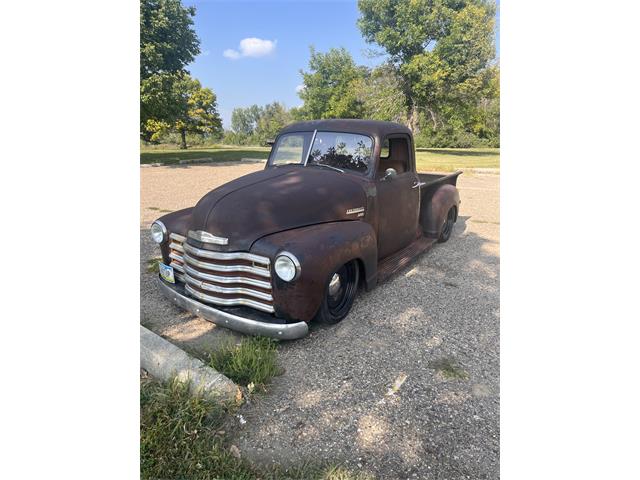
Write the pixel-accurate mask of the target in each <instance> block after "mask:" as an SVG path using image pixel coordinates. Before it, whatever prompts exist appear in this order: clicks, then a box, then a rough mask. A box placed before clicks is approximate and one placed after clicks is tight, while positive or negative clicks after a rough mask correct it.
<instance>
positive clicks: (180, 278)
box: [173, 272, 185, 283]
mask: <svg viewBox="0 0 640 480" xmlns="http://www.w3.org/2000/svg"><path fill="white" fill-rule="evenodd" d="M173 275H174V276H175V277H176V278H177V279H178V280H180V281H181V282H182V283H185V281H184V275H182V274H181V273H176V272H174V273H173Z"/></svg>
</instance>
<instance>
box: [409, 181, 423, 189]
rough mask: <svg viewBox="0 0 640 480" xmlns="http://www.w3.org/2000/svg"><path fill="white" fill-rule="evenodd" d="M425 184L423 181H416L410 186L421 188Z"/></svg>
mask: <svg viewBox="0 0 640 480" xmlns="http://www.w3.org/2000/svg"><path fill="white" fill-rule="evenodd" d="M425 185H426V183H425V182H416V183H414V184H413V186H412V187H411V188H422V187H424V186H425Z"/></svg>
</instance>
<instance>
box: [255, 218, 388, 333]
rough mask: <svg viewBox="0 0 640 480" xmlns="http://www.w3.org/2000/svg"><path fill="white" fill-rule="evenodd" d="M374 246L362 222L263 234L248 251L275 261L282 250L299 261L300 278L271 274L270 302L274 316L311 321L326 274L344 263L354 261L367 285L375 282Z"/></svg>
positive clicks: (368, 228) (331, 223) (318, 303)
mask: <svg viewBox="0 0 640 480" xmlns="http://www.w3.org/2000/svg"><path fill="white" fill-rule="evenodd" d="M377 249H378V247H377V242H376V236H375V232H374V231H373V228H372V227H371V225H369V224H368V223H365V222H362V221H344V222H330V223H323V224H319V225H312V226H309V227H302V228H296V229H293V230H287V231H284V232H279V233H274V234H272V235H267V236H266V237H263V238H261V239H259V240H257V241H256V242H255V243H254V244H253V246H252V248H251V252H253V253H257V254H259V255H265V256H268V257H269V258H271V259H272V260H273V261H275V257H276V256H277V255H278V254H279V253H280V252H282V251H287V252H291V253H293V254H294V255H295V256H296V257H297V258H298V260H299V261H300V266H301V269H300V277H298V278H297V279H296V280H294V281H293V282H285V281H283V280H281V279H280V278H279V277H278V276H277V274H276V273H275V271H274V272H273V274H272V278H273V303H274V309H275V311H276V315H277V316H279V317H282V318H285V319H288V320H304V321H309V320H311V319H313V317H314V316H315V314H316V312H317V311H318V308H319V307H320V303H321V302H322V300H323V298H324V293H325V288H326V285H327V282H328V280H329V275H331V274H332V273H334V272H335V271H336V270H337V269H338V268H339V267H341V266H342V265H344V264H345V263H347V262H349V261H351V260H355V259H358V260H360V261H361V262H362V265H363V267H364V276H365V281H366V282H367V285H368V286H371V284H372V283H373V282H375V278H376V268H377V258H378V250H377Z"/></svg>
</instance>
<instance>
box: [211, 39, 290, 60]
mask: <svg viewBox="0 0 640 480" xmlns="http://www.w3.org/2000/svg"><path fill="white" fill-rule="evenodd" d="M276 42H277V41H276V40H262V39H261V38H254V37H251V38H243V39H242V40H240V48H239V51H238V50H234V49H232V48H228V49H226V50H225V51H224V52H222V55H224V56H225V57H227V58H230V59H232V60H236V59H238V58H241V57H253V58H257V57H264V56H266V55H270V54H271V53H273V52H274V50H275V49H276Z"/></svg>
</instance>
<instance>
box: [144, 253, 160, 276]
mask: <svg viewBox="0 0 640 480" xmlns="http://www.w3.org/2000/svg"><path fill="white" fill-rule="evenodd" d="M160 262H162V258H160V257H157V258H152V259H150V260H147V272H148V273H158V272H160Z"/></svg>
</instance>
